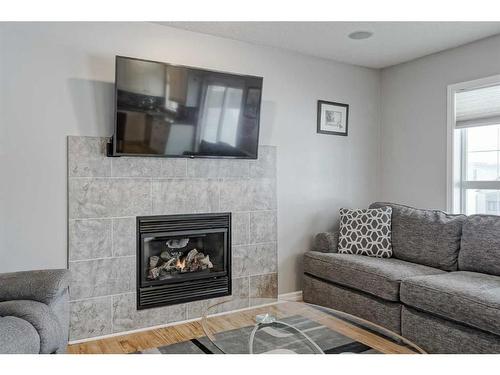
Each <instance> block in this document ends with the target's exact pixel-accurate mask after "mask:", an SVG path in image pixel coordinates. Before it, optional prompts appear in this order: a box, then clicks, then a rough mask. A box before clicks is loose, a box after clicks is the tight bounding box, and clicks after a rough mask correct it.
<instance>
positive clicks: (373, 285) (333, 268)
mask: <svg viewBox="0 0 500 375" xmlns="http://www.w3.org/2000/svg"><path fill="white" fill-rule="evenodd" d="M304 272H306V273H308V274H310V275H313V276H316V277H318V278H320V279H323V280H327V281H331V282H334V283H337V284H339V285H343V286H346V287H350V288H353V289H357V290H360V291H363V292H365V293H369V294H372V295H374V296H377V297H379V298H383V299H385V300H387V301H399V285H400V282H401V280H402V279H404V278H406V277H410V276H417V275H432V274H439V273H443V271H441V270H438V269H435V268H431V267H426V266H422V265H420V264H414V263H408V262H405V261H403V260H400V259H394V258H385V259H383V258H372V257H365V256H360V255H351V254H335V253H320V252H316V251H309V252H306V253H305V257H304Z"/></svg>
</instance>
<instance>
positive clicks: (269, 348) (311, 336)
mask: <svg viewBox="0 0 500 375" xmlns="http://www.w3.org/2000/svg"><path fill="white" fill-rule="evenodd" d="M249 303H250V306H255V307H251V308H242V309H240V310H236V311H229V312H225V311H228V310H234V309H235V307H241V306H245V305H246V306H248V299H247V300H238V299H231V300H227V301H225V302H221V303H218V304H214V305H211V306H209V307H208V308H207V309H206V310H205V314H204V316H203V318H202V321H201V323H202V327H203V331H204V332H205V334H206V336H207V340H206V341H207V343H208V344H209V345H210V346H211V348H207V350H210V351H211V352H213V353H227V354H275V353H276V354H277V353H284V354H286V353H290V354H296V353H297V354H340V353H364V354H371V353H373V354H375V353H383V354H418V353H425V351H424V350H422V349H421V348H419V347H418V346H417V345H415V344H413V343H412V342H410V341H408V340H407V339H405V338H404V337H401V336H400V335H398V334H396V333H394V332H391V331H389V330H387V329H385V328H383V327H380V326H378V325H376V324H373V323H370V322H368V321H366V320H364V319H361V318H358V317H355V316H353V315H349V314H346V313H343V312H341V311H336V310H332V309H329V308H326V307H322V306H316V305H312V304H308V303H304V302H290V301H284V300H277V299H267V298H257V299H250V301H249Z"/></svg>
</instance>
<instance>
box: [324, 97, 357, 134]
mask: <svg viewBox="0 0 500 375" xmlns="http://www.w3.org/2000/svg"><path fill="white" fill-rule="evenodd" d="M348 121H349V104H343V103H335V102H327V101H325V100H318V131H317V132H318V133H322V134H335V135H344V136H347V125H348Z"/></svg>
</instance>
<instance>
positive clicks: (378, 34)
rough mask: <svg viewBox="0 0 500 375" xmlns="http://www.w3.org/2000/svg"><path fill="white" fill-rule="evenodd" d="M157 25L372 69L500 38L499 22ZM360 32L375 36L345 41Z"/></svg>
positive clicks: (192, 23) (209, 23)
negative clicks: (498, 36)
mask: <svg viewBox="0 0 500 375" xmlns="http://www.w3.org/2000/svg"><path fill="white" fill-rule="evenodd" d="M159 23H160V24H162V25H166V26H171V27H177V28H181V29H185V30H189V31H194V32H199V33H204V34H210V35H216V36H220V37H223V38H230V39H236V40H240V41H244V42H250V43H254V44H259V45H265V46H270V47H277V48H284V49H287V50H291V51H296V52H299V53H303V54H307V55H311V56H316V57H321V58H325V59H330V60H336V61H341V62H345V63H349V64H355V65H361V66H366V67H369V68H385V67H388V66H391V65H396V64H400V63H402V62H406V61H409V60H413V59H416V58H419V57H422V56H425V55H429V54H431V53H435V52H439V51H443V50H445V49H449V48H453V47H457V46H460V45H463V44H466V43H470V42H473V41H475V40H479V39H483V38H486V37H489V36H492V35H495V34H500V22H159ZM360 30H362V31H371V32H373V36H372V37H371V38H369V39H363V40H353V39H349V38H348V37H347V35H348V34H350V33H352V32H354V31H360Z"/></svg>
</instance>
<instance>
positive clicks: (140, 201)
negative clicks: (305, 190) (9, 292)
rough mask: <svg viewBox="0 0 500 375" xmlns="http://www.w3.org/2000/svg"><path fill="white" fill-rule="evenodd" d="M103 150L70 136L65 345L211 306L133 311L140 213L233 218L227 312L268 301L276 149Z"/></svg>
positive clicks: (273, 288)
mask: <svg viewBox="0 0 500 375" xmlns="http://www.w3.org/2000/svg"><path fill="white" fill-rule="evenodd" d="M105 143H106V139H105V138H95V137H69V138H68V215H69V220H68V226H69V249H68V250H69V266H70V270H71V273H72V282H71V286H70V295H71V322H70V340H79V339H85V338H90V337H95V336H102V335H107V334H112V333H119V332H124V331H129V330H135V329H140V328H146V327H151V326H157V325H163V324H167V323H171V322H176V321H181V320H185V319H191V318H196V317H199V316H201V313H202V311H203V309H204V307H205V306H206V305H207V304H208V303H210V302H214V301H215V300H213V299H212V300H203V301H195V302H188V303H182V304H173V305H169V306H164V307H155V308H148V309H141V310H138V309H137V300H136V288H137V282H136V281H137V280H136V269H137V263H136V259H137V242H136V231H137V227H136V220H137V217H138V216H151V215H175V214H196V213H220V212H231V216H232V231H231V242H232V247H231V249H230V250H231V258H232V267H231V268H232V292H233V296H234V295H237V296H239V297H241V299H240V301H241V302H240V303H239V305H236V304H234V305H233V306H231V307H232V308H243V307H246V306H248V297H250V296H251V297H262V296H266V297H267V296H276V294H277V246H276V238H277V224H276V207H277V203H276V148H275V147H273V146H260V148H259V159H258V160H231V159H165V158H126V157H122V158H108V157H106V156H105ZM200 260H201V256H200ZM224 298H226V297H220V298H218V299H216V300H222V299H224Z"/></svg>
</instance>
